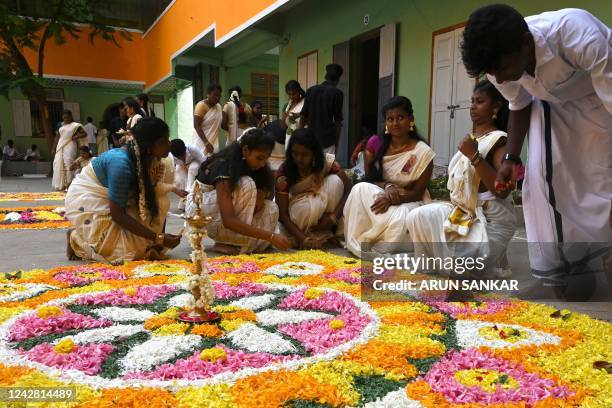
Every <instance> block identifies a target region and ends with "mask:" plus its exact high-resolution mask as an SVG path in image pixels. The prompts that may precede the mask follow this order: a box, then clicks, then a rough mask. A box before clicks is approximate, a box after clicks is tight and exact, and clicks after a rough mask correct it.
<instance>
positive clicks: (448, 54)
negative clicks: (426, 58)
mask: <svg viewBox="0 0 612 408" xmlns="http://www.w3.org/2000/svg"><path fill="white" fill-rule="evenodd" d="M462 33H463V28H458V29H456V30H454V31H451V32H448V33H444V34H440V35H437V36H436V37H435V38H434V49H433V52H434V67H433V69H434V75H433V84H432V100H431V129H430V135H431V147H432V148H433V149H434V151H435V152H436V158H435V159H434V164H436V165H438V166H447V165H448V163H449V161H450V158H451V157H452V156H453V155H454V154H455V152H456V151H457V147H458V146H459V142H460V141H461V139H462V138H463V137H464V136H465V135H466V134H467V133H469V132H470V131H471V130H472V121H471V119H470V103H471V98H472V89H473V87H474V80H473V79H471V78H470V77H469V76H468V75H467V72H466V71H465V67H464V66H463V62H462V60H461V50H460V43H461V37H462Z"/></svg>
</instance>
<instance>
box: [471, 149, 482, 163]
mask: <svg viewBox="0 0 612 408" xmlns="http://www.w3.org/2000/svg"><path fill="white" fill-rule="evenodd" d="M478 156H480V152H479V151H478V150H476V153H474V155H473V156H472V158H471V159H470V162H471V163H474V160H476V158H477V157H478Z"/></svg>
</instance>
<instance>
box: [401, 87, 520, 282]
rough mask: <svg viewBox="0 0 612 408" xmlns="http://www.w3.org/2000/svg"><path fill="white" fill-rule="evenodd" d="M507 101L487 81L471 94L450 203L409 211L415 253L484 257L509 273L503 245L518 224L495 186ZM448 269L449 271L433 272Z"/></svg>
mask: <svg viewBox="0 0 612 408" xmlns="http://www.w3.org/2000/svg"><path fill="white" fill-rule="evenodd" d="M506 105H507V102H506V101H504V99H503V97H502V96H501V94H500V93H499V91H497V89H495V87H494V86H493V85H492V84H491V83H490V82H489V81H483V82H481V83H480V84H478V85H477V86H476V88H475V90H474V94H473V96H472V108H471V109H470V115H471V117H472V122H473V123H474V131H473V134H472V135H468V136H466V137H465V138H464V139H463V140H462V142H461V144H460V145H459V151H458V152H457V153H456V154H455V155H454V156H453V158H452V160H451V162H450V165H449V177H448V189H449V190H450V193H451V194H450V198H451V201H450V203H448V202H438V203H432V204H429V205H425V206H423V207H420V208H417V209H415V210H414V211H412V212H411V213H410V214H409V215H408V220H407V221H408V228H409V229H410V231H411V233H412V239H413V241H414V249H415V253H416V254H417V255H421V254H424V255H426V256H430V257H441V258H446V257H449V256H455V257H458V256H462V257H471V258H476V257H482V258H484V260H485V261H484V266H485V268H484V270H480V271H477V270H474V271H471V273H470V275H471V276H474V277H478V276H482V275H483V274H485V273H488V274H492V273H494V274H496V275H498V276H501V277H507V276H508V275H509V273H510V271H509V270H508V269H506V267H507V260H506V248H507V246H508V243H509V242H510V239H512V236H513V235H514V231H515V229H516V218H515V215H514V205H513V204H512V201H511V198H510V197H509V196H508V192H507V191H505V192H497V191H496V190H495V185H494V183H495V175H496V172H497V169H498V168H499V167H500V166H501V161H502V156H503V152H504V149H503V147H504V146H505V144H506V137H507V136H506V132H504V131H502V130H499V129H505V128H506V122H507V112H508V110H507V107H506ZM432 272H439V273H444V274H449V273H450V272H449V271H440V270H437V271H432Z"/></svg>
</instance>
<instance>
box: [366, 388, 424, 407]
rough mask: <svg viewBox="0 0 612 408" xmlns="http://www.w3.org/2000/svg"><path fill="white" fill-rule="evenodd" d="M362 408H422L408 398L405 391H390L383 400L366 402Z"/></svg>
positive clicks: (418, 403) (419, 404)
mask: <svg viewBox="0 0 612 408" xmlns="http://www.w3.org/2000/svg"><path fill="white" fill-rule="evenodd" d="M364 408H423V405H422V404H421V403H420V402H418V401H415V400H412V399H410V398H408V396H407V395H406V390H405V389H404V388H402V389H401V390H397V391H392V392H390V393H388V394H387V395H385V396H384V397H383V398H378V399H377V400H376V401H372V402H368V403H367V404H365V405H364Z"/></svg>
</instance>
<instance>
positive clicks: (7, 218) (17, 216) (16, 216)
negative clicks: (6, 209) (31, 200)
mask: <svg viewBox="0 0 612 408" xmlns="http://www.w3.org/2000/svg"><path fill="white" fill-rule="evenodd" d="M19 219H21V214H19V213H18V212H10V213H8V214H6V215H5V216H4V221H10V222H15V221H19Z"/></svg>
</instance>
